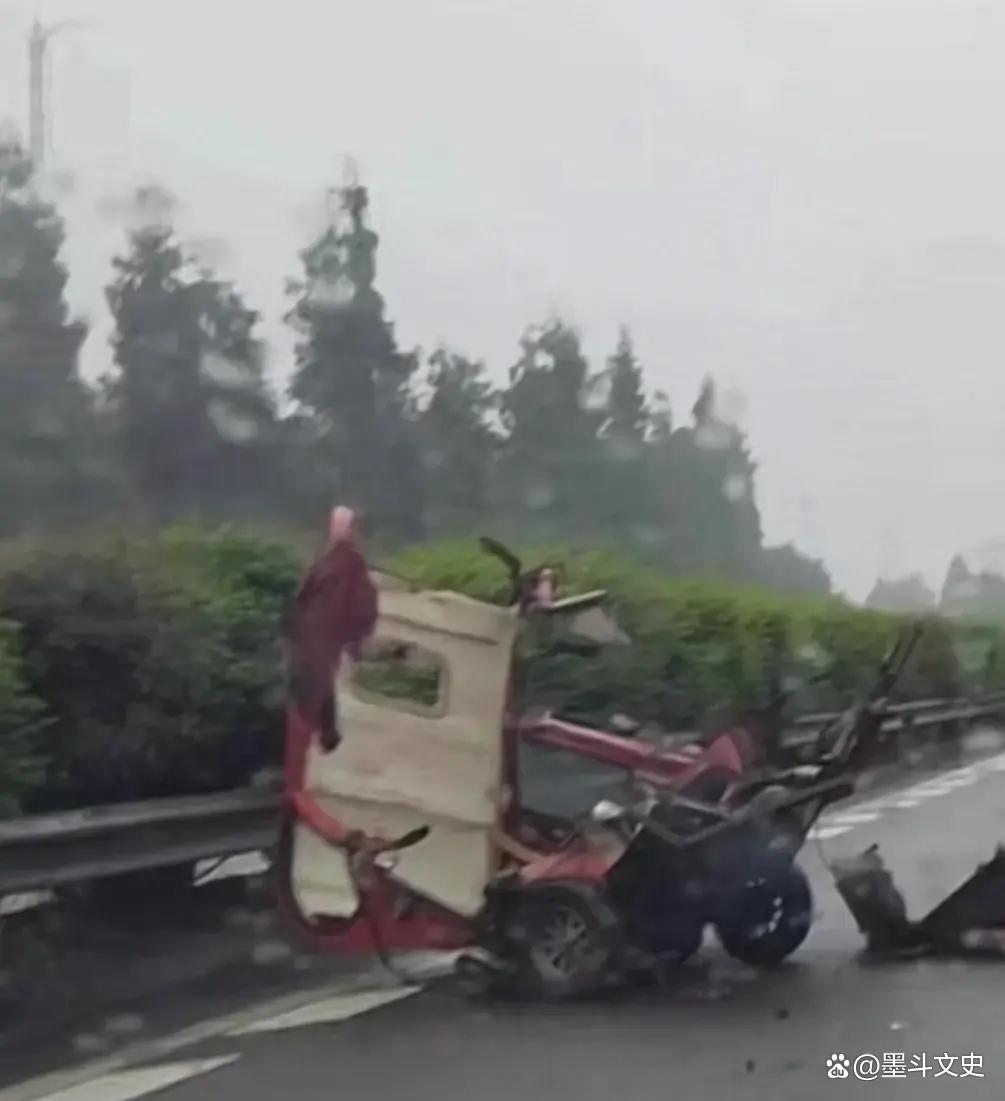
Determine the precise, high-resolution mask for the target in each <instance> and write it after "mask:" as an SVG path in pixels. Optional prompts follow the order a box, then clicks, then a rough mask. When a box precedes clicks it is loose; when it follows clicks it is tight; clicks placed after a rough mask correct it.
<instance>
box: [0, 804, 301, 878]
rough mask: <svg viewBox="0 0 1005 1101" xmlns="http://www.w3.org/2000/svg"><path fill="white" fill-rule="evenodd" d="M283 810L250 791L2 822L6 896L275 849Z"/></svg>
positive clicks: (0, 864)
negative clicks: (278, 815) (258, 850)
mask: <svg viewBox="0 0 1005 1101" xmlns="http://www.w3.org/2000/svg"><path fill="white" fill-rule="evenodd" d="M278 806H279V797H278V795H277V794H276V792H275V791H274V790H268V789H263V788H245V789H241V790H238V791H229V792H222V793H221V794H219V795H199V796H185V797H182V798H178V799H155V800H150V801H149V802H142V803H124V804H121V805H119V806H110V807H90V808H86V809H84V810H79V811H70V812H67V813H60V814H44V815H32V816H31V817H27V818H15V819H11V820H9V821H6V822H0V895H4V894H15V893H18V894H20V893H25V892H29V891H38V890H44V889H52V888H56V887H65V886H67V885H68V884H71V883H81V882H83V881H85V880H92V879H101V878H105V877H107V876H112V875H119V874H122V873H125V872H138V871H149V870H152V869H155V868H167V867H172V866H180V865H188V864H192V865H194V864H196V863H197V862H198V861H200V860H210V859H215V858H225V857H228V856H235V855H237V854H238V853H245V852H250V851H253V850H256V849H268V848H271V846H272V844H273V842H274V841H275V837H276V816H277V812H278Z"/></svg>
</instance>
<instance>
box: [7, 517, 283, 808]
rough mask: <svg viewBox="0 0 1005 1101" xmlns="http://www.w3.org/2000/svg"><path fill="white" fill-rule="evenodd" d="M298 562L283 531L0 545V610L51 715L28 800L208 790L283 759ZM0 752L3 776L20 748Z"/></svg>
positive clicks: (32, 686)
mask: <svg viewBox="0 0 1005 1101" xmlns="http://www.w3.org/2000/svg"><path fill="white" fill-rule="evenodd" d="M299 571H300V561H299V559H298V557H297V555H296V554H295V553H294V552H293V551H291V550H290V549H289V548H288V547H287V546H286V545H285V544H283V543H282V542H280V541H278V540H270V539H264V538H259V537H254V536H249V535H243V534H240V533H235V532H230V531H200V530H197V529H181V530H173V531H168V532H164V533H162V534H159V535H151V536H141V537H137V538H134V539H129V540H126V539H122V538H112V539H104V540H92V541H90V542H88V543H86V544H84V545H80V544H78V545H76V546H74V547H73V548H72V549H67V548H65V547H63V546H51V545H50V546H42V545H27V544H19V545H17V546H13V547H7V548H6V549H5V552H4V553H2V554H0V617H3V618H5V619H7V620H9V621H11V622H13V623H16V624H17V625H18V626H19V628H20V641H21V647H22V652H23V678H24V682H25V684H26V685H27V688H28V690H29V692H30V693H31V695H32V696H33V697H34V698H35V699H38V700H40V701H42V702H43V704H44V707H45V712H46V717H47V719H48V720H49V721H48V723H47V724H46V725H45V726H44V727H42V728H40V729H38V730H36V731H35V732H34V735H33V736H32V737H30V738H29V741H30V743H31V747H32V754H33V759H34V757H39V758H41V759H42V760H43V761H44V762H45V774H44V782H41V783H38V782H36V783H31V784H28V785H27V786H25V785H24V784H22V785H21V789H20V799H19V801H20V802H21V804H22V806H24V807H26V808H27V809H29V810H50V809H58V808H63V807H67V806H73V805H79V804H81V803H99V802H105V801H119V800H128V799H135V798H144V797H155V796H160V795H172V794H178V793H182V792H200V791H209V790H214V789H219V788H224V787H229V786H232V785H237V784H240V783H243V782H246V781H247V779H248V778H249V777H250V776H251V775H252V774H253V773H254V772H255V771H256V770H257V769H259V768H260V767H262V765H263V764H267V763H271V762H274V761H275V760H277V759H278V745H279V739H280V737H281V735H280V708H281V684H282V681H281V666H280V657H281V655H280V648H279V632H278V624H279V617H280V614H281V609H282V606H283V602H284V601H285V599H286V598H287V596H288V594H289V593H290V592H291V590H292V588H293V586H294V585H295V583H296V578H297V576H298V573H299ZM3 753H4V757H5V758H7V759H8V764H7V765H6V766H4V765H0V770H2V771H3V773H7V772H10V771H11V770H12V769H13V768H14V767H15V766H14V765H13V764H11V763H10V762H13V761H18V760H20V759H21V756H22V754H23V747H20V746H18V745H15V747H14V751H13V752H9V751H8V750H7V749H6V747H5V749H4V751H3ZM17 767H18V768H20V767H21V766H17ZM36 779H37V777H36Z"/></svg>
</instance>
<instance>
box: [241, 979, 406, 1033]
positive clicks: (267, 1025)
mask: <svg viewBox="0 0 1005 1101" xmlns="http://www.w3.org/2000/svg"><path fill="white" fill-rule="evenodd" d="M419 990H420V987H418V986H405V987H400V988H398V989H395V990H361V991H359V992H358V993H356V994H336V995H335V996H334V997H331V998H323V999H322V1000H321V1001H319V1002H313V1003H312V1004H310V1005H303V1006H299V1007H298V1008H297V1009H291V1010H289V1011H288V1012H286V1013H280V1014H279V1015H278V1016H276V1017H268V1018H266V1019H265V1020H261V1021H252V1022H251V1024H247V1025H242V1026H241V1027H240V1028H236V1029H234V1030H233V1031H232V1032H229V1033H228V1034H227V1035H228V1036H251V1035H255V1034H256V1033H260V1032H284V1031H286V1030H287V1029H290V1028H304V1027H306V1026H307V1025H320V1024H333V1023H334V1022H336V1021H345V1020H348V1019H349V1018H350V1017H357V1016H359V1014H361V1013H369V1012H370V1010H372V1009H377V1008H379V1007H380V1006H382V1005H388V1004H389V1003H391V1002H397V1001H400V1000H401V999H402V998H408V997H410V996H411V995H413V994H418V992H419Z"/></svg>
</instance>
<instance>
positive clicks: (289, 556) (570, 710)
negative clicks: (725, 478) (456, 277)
mask: <svg viewBox="0 0 1005 1101" xmlns="http://www.w3.org/2000/svg"><path fill="white" fill-rule="evenodd" d="M306 557H307V554H306V551H305V547H304V546H303V543H302V541H300V542H298V541H297V540H293V539H289V538H287V537H286V536H285V535H275V534H261V533H255V532H241V531H236V530H231V529H202V528H197V527H191V528H181V529H172V530H167V531H161V532H158V533H141V534H136V535H133V536H130V537H128V538H127V537H124V536H114V537H106V538H89V539H85V540H79V541H77V542H75V543H74V544H73V545H67V544H64V543H46V544H27V543H16V544H3V545H0V813H11V812H13V811H16V810H18V809H20V810H28V811H36V810H49V809H60V808H64V807H70V806H75V805H81V804H90V803H100V802H105V801H117V800H124V799H136V798H145V797H155V796H160V795H173V794H180V793H185V792H200V791H210V790H217V789H221V788H226V787H230V786H234V785H238V784H241V783H245V782H247V780H248V779H250V777H251V776H252V775H253V774H254V773H255V772H256V771H258V770H259V769H260V768H262V767H264V766H267V765H270V764H275V763H277V762H278V761H279V759H280V753H281V743H282V730H281V704H282V699H281V696H282V676H281V660H280V659H281V654H280V641H279V640H280V631H279V624H280V617H281V613H282V610H283V607H284V604H285V602H286V601H287V600H288V598H289V597H290V595H291V594H292V592H293V590H294V588H295V585H296V582H297V578H298V576H299V574H300V572H301V570H302V568H303V565H304V563H305V561H306ZM526 559H527V561H528V562H535V561H541V560H544V559H547V560H554V561H561V562H562V563H563V565H564V567H565V569H566V574H567V576H566V579H565V588H566V591H570V592H574V591H577V590H583V589H586V588H595V587H604V588H608V589H609V590H610V591H611V593H612V596H613V600H614V608H615V611H616V613H617V615H618V618H619V620H620V622H621V623H622V624H623V626H624V627H625V628H626V629H627V630H628V631H629V633H630V634H632V635H633V637H634V639H635V642H636V644H635V645H633V646H631V647H628V648H624V649H618V650H612V651H608V652H606V653H604V654H602V655H599V656H594V657H587V658H584V657H582V656H578V655H573V654H570V653H567V652H563V651H561V650H560V649H558V648H556V647H554V646H550V647H546V646H543V644H537V645H536V646H535V645H534V644H531V650H532V654H531V656H533V657H534V658H535V660H534V661H532V662H530V663H529V664H528V666H527V668H526V676H525V678H524V683H523V685H522V690H523V692H524V698H525V699H526V700H527V702H529V703H537V704H550V705H552V706H556V707H560V708H561V709H563V710H564V711H565V712H566V713H567V714H570V715H571V716H574V717H578V718H581V719H584V720H596V721H605V720H606V719H607V718H608V717H609V716H611V715H612V714H613V713H614V712H618V711H620V712H625V713H628V714H631V715H633V716H635V717H637V718H640V719H643V720H653V721H656V722H659V723H661V724H662V725H664V726H666V727H669V728H676V729H680V728H682V727H684V728H687V727H693V726H695V725H700V724H702V723H703V722H704V721H706V720H708V716H710V715H711V714H712V713H713V712H714V710H715V708H716V707H717V706H718V705H720V704H723V703H728V704H730V705H733V706H750V705H752V704H756V703H758V702H760V700H761V698H762V696H763V692H764V689H765V684H766V682H767V677H768V673H769V671H770V669H771V668H772V663H773V662H774V663H775V664H776V665H777V664H779V661H780V660H781V659H780V657H779V655H784V663H785V665H786V667H788V666H791V665H792V663H793V660H794V658H795V657H796V656H798V654H799V653H800V652H804V651H806V650H807V648H808V647H815V648H816V650H818V651H820V652H821V653H823V654H824V655H826V660H827V661H829V662H831V663H832V664H833V666H834V678H833V682H832V683H831V684H829V685H827V686H826V687H825V688H823V689H819V690H816V691H815V692H814V693H813V694H812V695H809V696H806V697H804V698H803V699H801V700H799V701H798V706H800V707H801V708H806V707H829V706H832V705H837V704H839V703H841V702H843V701H844V700H845V699H847V698H848V696H849V694H850V693H852V692H853V691H855V689H856V688H858V687H859V686H860V685H861V684H862V683H863V682H864V681H865V680H866V679H867V678H868V677H869V675H870V674H871V672H872V671H873V669H874V668H875V665H876V662H877V661H878V660H879V657H880V655H881V654H882V652H883V651H884V649H885V648H886V647H887V645H888V644H889V643H890V641H891V639H892V637H893V635H894V633H895V630H896V628H897V626H898V624H897V621H896V620H895V619H894V618H893V617H889V616H884V615H880V614H878V613H873V612H866V611H862V610H859V609H856V608H853V607H850V606H848V605H846V604H844V603H842V602H840V601H837V600H818V601H810V602H807V601H799V600H794V599H785V598H780V597H776V596H773V595H770V594H766V593H763V592H758V591H753V590H751V591H748V590H740V589H734V588H729V587H727V586H724V585H722V584H720V583H711V582H707V583H706V582H697V581H696V582H691V583H687V582H681V581H671V580H667V579H666V578H665V577H663V576H661V575H660V574H659V573H657V572H654V571H652V570H646V569H641V568H638V567H636V566H634V565H633V564H632V563H631V562H629V561H627V560H625V559H622V558H619V557H618V556H616V555H611V554H602V553H584V552H569V553H565V554H562V553H556V552H549V551H548V550H547V548H545V550H543V551H538V552H536V553H534V552H531V551H527V552H526ZM389 565H390V567H391V568H393V569H394V570H396V571H397V572H399V573H402V574H404V575H406V576H409V577H411V578H413V579H414V580H416V581H417V582H420V583H424V584H427V585H430V586H433V587H449V588H454V589H458V590H460V591H462V592H467V593H469V594H471V595H474V596H478V597H481V598H484V599H496V598H498V597H499V596H500V595H501V594H502V593H503V592H504V591H505V578H504V576H503V573H502V570H501V568H500V566H499V565H498V563H496V562H495V561H494V560H492V559H491V558H488V557H486V556H485V555H483V554H481V553H480V552H479V550H478V548H477V547H476V546H474V545H473V544H472V543H463V544H439V545H436V546H429V547H420V548H416V549H413V550H410V551H406V552H404V553H402V554H400V555H398V556H397V557H396V558H395V559H393V560H392V561H391V562H390V563H389ZM967 631H969V632H970V634H969V636H967ZM964 636H966V637H968V638H969V640H970V642H971V643H972V645H971V646H970V652H969V657H968V658H967V661H966V662H965V663H964V666H966V667H965V668H964V667H963V666H961V664H960V662H959V661H958V660H957V656H956V651H957V648H958V644H959V642H960V640H961V639H963V638H964ZM999 637H1000V632H999V631H998V629H997V627H995V626H994V625H988V624H982V625H979V627H977V626H972V625H971V626H967V625H953V626H950V625H949V624H946V623H944V622H941V621H934V622H933V624H932V625H931V630H930V632H929V634H928V636H927V639H926V643H925V646H924V648H923V651H922V653H921V654H920V655H919V658H918V660H917V661H916V662H915V663H914V667H913V668H912V670H911V672H910V676H909V677H908V678H907V680H906V681H905V684H904V685H903V692H904V693H905V694H907V695H912V696H926V695H946V694H951V693H954V692H956V691H959V690H961V689H962V688H966V687H969V686H976V687H987V686H988V683H987V682H988V681H989V679H990V681H992V682H994V683H1000V682H1001V677H1003V676H1005V647H1001V646H997V649H996V650H995V651H994V656H993V661H992V662H991V663H990V664H988V662H986V661H985V662H984V665H981V663H980V661H976V663H975V658H974V654H975V653H976V654H978V656H979V655H980V654H982V653H984V652H985V651H987V650H988V649H989V646H990V645H991V643H995V645H997V640H998V639H999ZM999 667H1001V668H999ZM982 678H983V680H982ZM978 681H981V683H979V684H978Z"/></svg>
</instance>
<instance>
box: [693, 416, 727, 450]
mask: <svg viewBox="0 0 1005 1101" xmlns="http://www.w3.org/2000/svg"><path fill="white" fill-rule="evenodd" d="M694 442H695V445H696V446H697V447H699V448H701V450H702V451H726V450H728V449H729V446H730V444H731V443H732V433H731V432H730V430H729V427H728V426H727V425H725V424H720V423H719V422H717V421H709V422H708V423H707V424H702V425H699V426H698V427H697V428H696V429H695V430H694Z"/></svg>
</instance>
